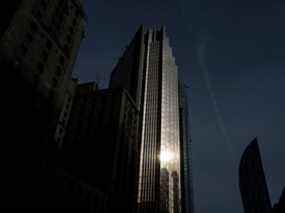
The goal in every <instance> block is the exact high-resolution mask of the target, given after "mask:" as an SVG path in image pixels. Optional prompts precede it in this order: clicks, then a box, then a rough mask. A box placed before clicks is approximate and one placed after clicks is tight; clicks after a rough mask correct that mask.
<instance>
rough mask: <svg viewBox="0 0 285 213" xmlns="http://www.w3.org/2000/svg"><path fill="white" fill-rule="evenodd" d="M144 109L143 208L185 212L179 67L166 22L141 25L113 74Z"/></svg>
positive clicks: (113, 79) (113, 80)
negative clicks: (152, 26) (156, 26)
mask: <svg viewBox="0 0 285 213" xmlns="http://www.w3.org/2000/svg"><path fill="white" fill-rule="evenodd" d="M110 87H111V88H117V87H123V88H126V89H127V90H129V91H130V93H131V96H132V97H133V99H134V100H135V102H136V104H137V106H138V108H139V110H140V129H139V132H140V135H139V137H140V168H139V169H140V174H139V180H138V182H139V189H138V200H137V202H138V212H148V213H151V212H167V213H176V212H181V169H180V166H181V164H180V163H181V162H180V161H181V153H180V128H179V100H178V97H179V94H178V69H177V66H176V64H175V59H174V56H173V54H172V49H171V47H170V44H169V38H168V37H167V35H166V30H165V28H164V27H163V28H159V29H145V28H144V27H143V26H141V27H140V29H139V30H138V32H137V33H136V35H135V37H134V39H133V40H132V41H131V43H130V44H129V45H128V46H127V48H126V50H125V52H124V54H123V56H122V57H121V58H120V60H119V63H118V64H117V66H116V67H115V69H114V70H113V72H112V75H111V81H110Z"/></svg>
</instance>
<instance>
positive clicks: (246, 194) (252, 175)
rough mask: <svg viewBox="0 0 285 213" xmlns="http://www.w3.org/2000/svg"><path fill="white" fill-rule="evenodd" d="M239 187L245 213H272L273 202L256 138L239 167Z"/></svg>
mask: <svg viewBox="0 0 285 213" xmlns="http://www.w3.org/2000/svg"><path fill="white" fill-rule="evenodd" d="M239 187H240V193H241V198H242V201H243V207H244V212H245V213H252V212H257V213H270V212H271V201H270V197H269V193H268V189H267V183H266V179H265V175H264V170H263V166H262V160H261V155H260V151H259V147H258V142H257V138H255V139H254V140H253V141H252V142H251V143H250V144H249V145H248V146H247V148H246V149H245V151H244V153H243V155H242V158H241V161H240V166H239Z"/></svg>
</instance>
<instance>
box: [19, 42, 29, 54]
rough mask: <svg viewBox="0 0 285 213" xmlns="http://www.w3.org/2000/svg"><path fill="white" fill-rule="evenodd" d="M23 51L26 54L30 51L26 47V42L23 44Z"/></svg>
mask: <svg viewBox="0 0 285 213" xmlns="http://www.w3.org/2000/svg"><path fill="white" fill-rule="evenodd" d="M21 51H22V54H23V55H24V56H25V55H26V54H27V52H28V48H27V47H26V45H25V44H22V45H21Z"/></svg>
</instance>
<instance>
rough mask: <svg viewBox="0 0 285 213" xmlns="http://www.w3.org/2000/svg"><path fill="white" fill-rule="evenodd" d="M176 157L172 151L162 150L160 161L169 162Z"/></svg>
mask: <svg viewBox="0 0 285 213" xmlns="http://www.w3.org/2000/svg"><path fill="white" fill-rule="evenodd" d="M173 159H174V154H173V152H171V151H161V153H160V161H161V162H164V163H167V162H170V161H172V160H173Z"/></svg>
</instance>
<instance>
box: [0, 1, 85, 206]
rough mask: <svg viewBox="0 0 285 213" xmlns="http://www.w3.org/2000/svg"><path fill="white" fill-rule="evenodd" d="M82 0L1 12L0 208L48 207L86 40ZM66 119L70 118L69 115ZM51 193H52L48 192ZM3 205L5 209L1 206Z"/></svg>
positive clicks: (21, 5)
mask: <svg viewBox="0 0 285 213" xmlns="http://www.w3.org/2000/svg"><path fill="white" fill-rule="evenodd" d="M85 22H86V20H85V15H84V12H83V5H82V1H79V0H9V1H6V2H5V3H4V4H3V5H2V6H1V8H0V66H1V73H2V78H3V79H5V81H3V82H2V84H1V91H3V92H2V97H3V100H4V101H3V103H2V104H1V107H0V109H1V110H0V111H1V118H2V119H1V126H3V135H2V136H3V138H5V140H4V141H5V143H2V145H1V150H3V154H2V155H1V157H2V158H3V159H1V165H0V166H1V168H2V171H3V175H2V176H1V177H0V182H1V184H0V187H1V192H0V193H1V195H2V196H1V197H4V199H3V200H2V202H1V207H11V206H12V207H17V208H20V207H35V208H36V207H47V206H48V205H49V204H50V202H49V200H50V199H52V197H53V196H54V194H56V191H49V186H50V184H51V181H50V180H51V179H52V176H51V175H50V174H51V170H50V169H51V167H50V166H48V165H47V164H48V162H50V161H54V156H55V151H56V148H57V146H58V144H56V143H55V139H56V138H55V136H56V135H57V133H56V129H57V127H58V126H60V127H61V128H65V126H66V124H63V123H61V125H59V122H61V121H60V120H59V119H60V115H61V113H62V108H63V106H64V105H65V102H66V100H67V99H70V97H71V98H72V96H73V87H72V85H71V84H72V79H71V74H72V69H73V64H74V63H75V60H76V56H77V52H78V49H79V46H80V43H81V41H82V38H83V37H84V35H85ZM66 117H67V119H66V120H68V115H67V116H66ZM7 159H9V160H7ZM49 192H50V193H49ZM2 204H3V205H2Z"/></svg>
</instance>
